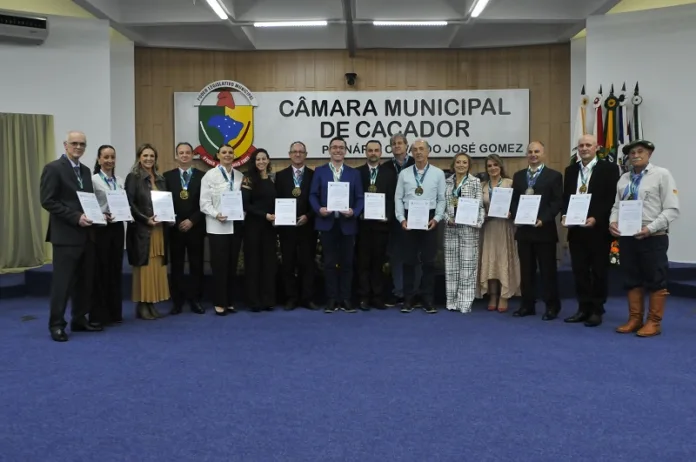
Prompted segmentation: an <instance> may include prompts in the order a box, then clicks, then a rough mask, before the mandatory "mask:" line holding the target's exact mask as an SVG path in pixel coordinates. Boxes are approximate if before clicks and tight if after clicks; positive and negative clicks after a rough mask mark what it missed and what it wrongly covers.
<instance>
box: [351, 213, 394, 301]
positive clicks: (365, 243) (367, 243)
mask: <svg viewBox="0 0 696 462" xmlns="http://www.w3.org/2000/svg"><path fill="white" fill-rule="evenodd" d="M380 224H381V223H380ZM374 225H375V223H365V222H361V223H360V231H359V232H358V240H357V244H356V245H357V247H358V252H357V253H358V261H357V263H358V264H357V270H358V278H357V279H358V296H359V297H360V299H361V301H362V300H364V301H368V300H369V299H370V297H372V298H374V299H376V300H381V299H382V297H383V296H384V290H383V288H384V279H385V275H384V271H383V267H384V264H385V263H386V261H387V243H388V241H389V229H388V228H382V227H380V226H374Z"/></svg>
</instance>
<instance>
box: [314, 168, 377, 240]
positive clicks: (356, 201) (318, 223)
mask: <svg viewBox="0 0 696 462" xmlns="http://www.w3.org/2000/svg"><path fill="white" fill-rule="evenodd" d="M333 180H334V178H333V172H332V171H331V168H330V167H329V164H324V165H322V166H320V167H317V168H316V170H315V171H314V176H313V177H312V186H311V187H310V190H309V203H310V204H311V205H312V208H313V209H314V212H315V213H316V217H315V221H314V228H315V229H316V230H317V231H329V230H331V228H333V226H334V222H335V221H336V220H337V219H338V221H339V223H340V225H341V231H342V232H343V234H345V235H351V234H358V217H359V216H360V214H361V213H362V211H363V205H364V201H365V196H364V193H363V188H362V180H361V179H360V172H358V170H357V169H355V168H352V167H349V166H347V165H345V164H343V173H342V174H341V181H344V182H347V183H350V208H351V209H353V216H352V217H350V218H348V217H345V216H343V215H341V214H339V217H338V218H336V217H335V216H334V214H333V213H331V214H329V215H327V216H325V217H322V216H321V214H320V213H319V209H320V208H322V207H326V202H327V199H328V190H329V187H328V186H327V185H328V183H329V182H333Z"/></svg>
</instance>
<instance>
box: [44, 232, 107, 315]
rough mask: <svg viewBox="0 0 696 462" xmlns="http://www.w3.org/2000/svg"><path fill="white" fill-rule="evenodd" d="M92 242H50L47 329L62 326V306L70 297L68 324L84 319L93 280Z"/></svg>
mask: <svg viewBox="0 0 696 462" xmlns="http://www.w3.org/2000/svg"><path fill="white" fill-rule="evenodd" d="M95 254H96V250H95V243H94V241H93V240H88V241H87V242H85V243H84V244H83V245H79V246H76V245H55V244H54V245H53V280H52V283H51V314H50V317H49V321H48V327H49V329H53V328H61V329H65V327H66V326H67V323H66V322H65V310H66V308H67V306H68V300H71V301H72V313H71V317H72V324H79V323H83V322H86V321H87V315H88V314H89V313H90V304H91V303H92V290H93V284H94V266H95V265H94V263H95Z"/></svg>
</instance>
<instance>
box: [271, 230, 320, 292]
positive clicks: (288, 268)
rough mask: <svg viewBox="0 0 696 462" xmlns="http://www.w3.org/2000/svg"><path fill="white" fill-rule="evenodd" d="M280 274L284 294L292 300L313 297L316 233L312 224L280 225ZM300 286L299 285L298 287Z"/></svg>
mask: <svg viewBox="0 0 696 462" xmlns="http://www.w3.org/2000/svg"><path fill="white" fill-rule="evenodd" d="M278 238H279V239H280V254H281V259H282V263H281V274H282V278H283V282H284V285H285V287H284V289H285V298H286V299H287V301H289V302H299V301H304V302H311V301H313V299H314V276H315V272H316V254H317V233H316V231H315V230H314V229H312V227H311V225H309V224H306V225H304V226H299V227H295V228H290V227H285V226H283V227H279V229H278ZM298 286H299V288H298Z"/></svg>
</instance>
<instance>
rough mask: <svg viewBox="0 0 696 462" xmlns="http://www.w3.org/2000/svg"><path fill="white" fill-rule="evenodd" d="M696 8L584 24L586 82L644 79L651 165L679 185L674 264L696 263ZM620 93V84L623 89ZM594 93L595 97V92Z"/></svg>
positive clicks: (606, 83) (672, 238) (644, 112)
mask: <svg viewBox="0 0 696 462" xmlns="http://www.w3.org/2000/svg"><path fill="white" fill-rule="evenodd" d="M694 24H696V5H685V6H678V7H671V8H660V9H656V10H647V11H640V12H635V13H622V14H612V15H606V16H598V17H591V18H589V19H588V21H587V72H586V74H587V85H588V87H587V88H588V90H590V91H591V92H596V91H597V90H596V89H597V88H599V85H600V84H602V85H603V86H604V89H605V95H606V91H607V90H608V88H609V85H610V84H611V83H614V84H615V85H619V86H620V85H621V84H622V83H623V82H624V81H625V82H626V86H627V89H629V88H628V87H629V86H630V90H631V93H632V90H633V86H634V85H635V82H636V81H638V82H639V86H640V94H641V96H642V97H643V103H642V105H641V116H642V121H643V135H644V137H645V138H647V139H649V140H651V141H653V142H654V143H655V146H656V149H655V152H654V153H653V156H652V159H651V162H653V163H654V164H656V165H659V166H662V167H665V168H668V169H669V170H670V171H671V172H672V175H674V178H675V180H676V182H677V187H678V189H679V198H680V202H681V217H680V218H679V219H678V220H677V222H676V223H675V224H674V225H673V226H672V227H671V228H670V249H669V259H670V261H675V262H689V263H693V262H696V246H694V245H693V244H692V242H693V239H692V234H693V229H694V228H696V207H693V206H692V205H690V201H689V199H691V198H694V197H696V182H695V181H693V179H692V178H691V175H692V173H693V172H694V171H696V156H694V155H693V153H692V150H693V113H694V112H693V111H694V108H696V91H694V75H696V59H694V56H696V51H695V50H696V48H695V47H696V27H694ZM619 88H620V87H619ZM590 95H591V96H593V93H590Z"/></svg>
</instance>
